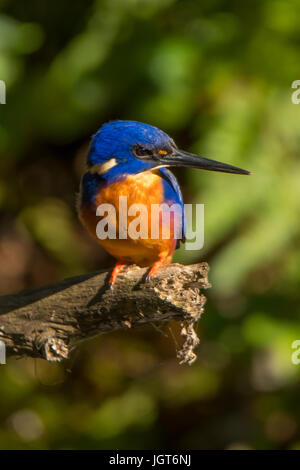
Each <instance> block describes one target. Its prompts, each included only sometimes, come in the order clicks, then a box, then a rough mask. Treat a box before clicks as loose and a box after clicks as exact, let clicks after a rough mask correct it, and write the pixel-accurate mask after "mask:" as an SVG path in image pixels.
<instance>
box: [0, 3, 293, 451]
mask: <svg viewBox="0 0 300 470" xmlns="http://www.w3.org/2000/svg"><path fill="white" fill-rule="evenodd" d="M0 8H1V13H0V79H1V80H4V81H5V82H6V84H7V98H6V99H7V104H6V105H0V214H1V224H0V291H1V294H6V293H11V292H15V291H17V290H20V289H23V288H28V287H35V286H39V285H42V284H46V283H49V282H55V281H56V280H58V279H62V278H63V277H65V276H72V275H75V274H79V273H84V272H90V271H92V270H96V269H99V268H102V267H109V266H111V265H112V263H113V260H112V259H111V258H110V257H109V256H108V255H107V254H106V253H105V252H104V251H103V250H102V249H101V248H100V247H99V246H98V245H97V244H96V243H95V242H94V241H93V240H92V239H91V238H90V237H89V235H88V234H87V233H86V231H85V230H84V229H83V228H82V227H81V225H80V223H79V222H78V220H77V216H76V212H75V194H76V191H78V185H79V180H80V174H81V171H82V165H83V160H84V156H85V152H86V149H87V146H88V142H89V139H90V136H91V135H92V134H93V133H94V132H95V131H96V130H97V129H98V128H99V127H100V125H101V124H102V123H103V122H105V121H107V120H109V119H116V118H120V119H134V120H140V121H144V122H148V123H151V124H154V125H157V126H158V127H160V128H162V129H164V130H165V131H166V132H168V133H169V134H171V135H172V137H174V138H175V140H176V141H177V143H178V145H180V147H182V148H184V149H186V150H190V151H193V152H197V153H199V154H201V155H204V156H208V157H211V158H214V159H217V160H221V161H224V162H229V163H233V164H236V165H238V166H241V167H244V168H246V169H248V170H250V171H253V176H251V177H240V176H236V175H224V174H218V173H209V172H207V173H206V172H201V171H196V170H191V171H188V170H187V171H180V172H177V173H176V175H177V176H178V178H179V181H180V184H181V186H182V190H183V194H184V199H185V202H190V203H191V202H200V203H204V204H205V239H206V241H205V248H204V249H203V250H201V251H200V252H192V251H189V252H187V251H184V250H182V249H181V250H180V252H178V254H177V255H176V261H180V262H183V263H191V262H198V261H200V260H204V259H205V260H207V261H208V262H209V263H210V265H211V271H210V281H211V282H212V285H213V287H212V289H210V292H208V301H207V306H206V312H205V315H204V316H203V317H202V319H201V321H200V323H199V326H198V333H199V335H200V337H201V343H200V346H199V348H198V360H197V362H195V363H194V365H193V366H192V367H188V366H179V365H178V362H177V360H176V341H177V342H180V341H181V338H180V337H179V334H178V333H179V332H178V325H176V324H171V325H169V326H166V327H165V328H163V329H157V328H155V326H153V327H152V326H149V327H147V328H146V327H145V328H141V329H137V330H135V331H128V332H125V331H122V332H121V333H116V334H109V335H106V336H103V337H100V338H98V339H95V340H93V341H89V342H87V343H86V344H84V345H83V346H82V347H81V348H80V349H79V350H77V351H76V352H75V353H74V355H73V356H72V358H71V359H70V360H69V361H67V362H66V363H64V364H62V365H57V364H48V363H46V362H45V361H42V360H31V359H20V360H17V359H9V360H8V363H7V365H6V366H4V365H3V366H0V448H1V449H5V448H22V449H23V448H25V449H27V448H41V449H53V448H60V449H62V448H72V449H81V448H97V449H102V448H111V449H115V448H119V449H133V448H138V449H148V448H169V449H236V448H253V449H263V448H275V449H280V448H298V449H299V448H300V428H299V418H300V401H299V392H300V365H299V366H296V365H293V364H292V362H291V354H292V349H291V344H292V342H293V341H294V340H296V339H300V325H299V300H300V299H299V298H300V293H299V282H300V241H299V235H300V225H299V216H300V163H299V151H300V133H299V118H300V105H299V106H297V105H295V104H292V102H291V94H292V91H293V90H292V88H291V83H292V82H293V81H294V80H296V79H300V76H299V54H300V29H299V17H300V2H299V1H296V0H294V1H286V0H282V1H277V0H273V1H270V0H264V1H261V0H260V1H258V0H254V1H252V0H246V1H244V2H240V1H238V0H231V1H228V0H227V1H225V0H203V1H201V2H200V1H196V0H193V1H192V0H184V1H175V0H87V1H83V0H82V1H78V0H73V1H72V2H68V1H63V2H52V3H51V2H46V1H37V0H28V1H27V2H13V1H12V0H0Z"/></svg>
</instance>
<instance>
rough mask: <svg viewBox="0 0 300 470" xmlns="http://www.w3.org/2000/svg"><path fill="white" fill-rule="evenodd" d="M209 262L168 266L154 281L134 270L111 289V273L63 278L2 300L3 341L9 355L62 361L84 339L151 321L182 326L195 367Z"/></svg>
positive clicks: (186, 356) (183, 357) (183, 352)
mask: <svg viewBox="0 0 300 470" xmlns="http://www.w3.org/2000/svg"><path fill="white" fill-rule="evenodd" d="M207 272H208V265H207V263H201V264H195V265H191V266H182V265H179V264H172V265H168V266H165V267H164V268H163V269H161V271H160V272H159V273H158V275H157V276H156V277H155V278H153V279H151V280H150V281H146V280H145V276H146V273H147V270H146V269H143V268H138V267H137V266H131V267H128V268H125V269H124V271H123V272H122V273H121V274H120V275H119V277H118V279H117V282H116V284H115V287H114V289H113V290H111V289H110V288H109V286H108V283H107V279H108V277H109V272H107V271H99V272H95V273H92V274H87V275H82V276H78V277H73V278H69V279H64V280H63V281H60V282H58V283H56V284H52V285H48V286H43V287H40V288H37V289H33V290H26V291H22V292H19V293H17V294H12V295H6V296H3V297H0V340H2V341H3V342H4V343H5V345H6V354H7V356H9V355H18V356H30V357H41V358H44V359H47V360H48V361H61V360H63V359H65V358H67V357H68V356H69V353H70V351H71V350H72V349H73V348H74V347H75V346H76V344H78V343H79V342H80V341H82V340H85V339H88V338H91V337H94V336H96V335H99V334H101V333H107V332H109V331H114V330H118V329H121V328H125V329H126V328H127V329H128V328H133V327H135V326H138V325H142V324H146V323H153V322H155V323H163V322H168V321H170V320H178V321H180V322H181V334H182V335H183V337H184V342H183V345H182V346H181V349H180V350H179V351H178V352H177V356H178V358H179V360H180V362H181V363H184V362H185V363H188V364H191V363H192V362H193V361H194V359H195V357H196V355H195V353H194V352H193V349H194V347H195V346H196V345H197V344H198V342H199V340H198V337H197V335H196V333H195V331H194V329H193V325H194V323H195V322H196V321H197V320H198V319H199V318H200V316H201V314H202V312H203V306H204V304H205V300H206V299H205V297H204V295H203V294H202V292H201V290H202V289H206V288H208V287H210V285H209V282H208V280H207Z"/></svg>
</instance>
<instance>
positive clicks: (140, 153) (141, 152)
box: [134, 145, 153, 157]
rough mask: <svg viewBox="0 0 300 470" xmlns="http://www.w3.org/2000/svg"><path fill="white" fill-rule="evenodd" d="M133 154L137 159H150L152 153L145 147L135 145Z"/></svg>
mask: <svg viewBox="0 0 300 470" xmlns="http://www.w3.org/2000/svg"><path fill="white" fill-rule="evenodd" d="M134 153H135V154H136V156H137V157H152V155H153V152H152V150H151V149H149V148H147V147H143V146H142V145H137V146H136V147H135V148H134Z"/></svg>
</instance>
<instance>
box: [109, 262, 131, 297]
mask: <svg viewBox="0 0 300 470" xmlns="http://www.w3.org/2000/svg"><path fill="white" fill-rule="evenodd" d="M128 264H129V263H125V262H124V261H120V260H119V261H117V262H116V264H115V267H114V269H113V270H112V273H111V276H110V278H109V281H108V282H109V286H110V288H111V290H113V288H114V284H115V282H116V279H117V276H118V274H119V273H120V272H121V271H122V269H123V268H124V267H125V266H128Z"/></svg>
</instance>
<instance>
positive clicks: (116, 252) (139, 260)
mask: <svg viewBox="0 0 300 470" xmlns="http://www.w3.org/2000/svg"><path fill="white" fill-rule="evenodd" d="M120 196H126V197H127V207H128V208H129V207H130V206H131V205H132V204H136V203H139V204H143V205H144V206H145V207H146V208H147V216H146V217H147V220H146V221H145V220H144V217H145V216H143V215H142V216H141V223H143V222H144V223H146V226H147V227H148V234H149V236H148V238H146V239H142V238H138V239H132V238H130V236H129V235H128V238H126V239H125V240H123V239H120V238H119V233H118V232H119V197H120ZM162 202H163V186H162V179H161V177H160V176H159V175H157V174H155V173H152V172H150V171H147V172H143V173H140V174H138V175H129V176H127V178H126V179H125V180H124V181H122V182H116V183H113V184H111V185H109V186H107V187H106V188H104V189H102V190H101V191H100V192H99V194H98V195H97V197H96V206H99V205H100V204H111V205H112V206H114V208H115V211H116V221H115V223H116V236H117V238H116V239H108V238H107V239H105V240H100V239H99V238H98V237H97V234H96V226H97V223H98V222H99V217H97V216H96V209H95V208H94V209H90V210H86V209H84V208H83V207H81V209H80V218H81V220H82V222H83V223H84V225H85V226H86V227H87V229H88V230H89V232H90V233H91V234H92V235H93V236H94V237H95V238H96V240H97V241H98V243H100V245H102V246H103V248H105V250H106V251H107V252H108V253H110V254H111V255H112V256H114V257H115V258H117V259H118V260H121V261H124V262H129V263H134V264H137V265H139V266H151V265H152V264H153V263H155V262H156V261H162V262H164V263H166V264H168V263H170V262H171V260H172V256H173V253H174V250H175V247H176V239H175V238H174V230H173V228H172V225H171V226H170V237H169V238H168V239H163V238H162V226H161V224H160V230H159V234H158V238H157V239H152V238H151V237H150V235H151V232H150V229H151V205H152V204H161V203H162ZM137 215H138V214H137ZM135 217H136V216H128V217H127V222H128V225H129V224H130V222H131V221H132V220H133V219H135ZM160 220H161V218H160Z"/></svg>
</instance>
